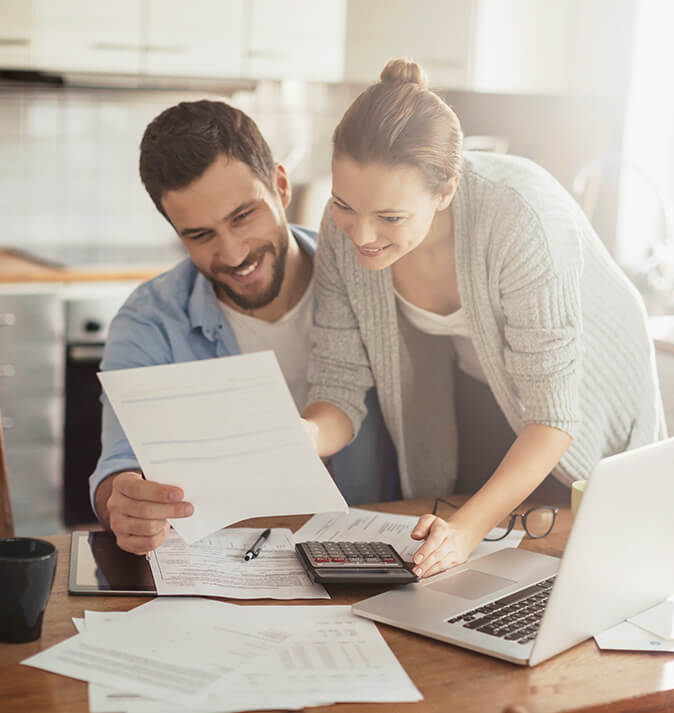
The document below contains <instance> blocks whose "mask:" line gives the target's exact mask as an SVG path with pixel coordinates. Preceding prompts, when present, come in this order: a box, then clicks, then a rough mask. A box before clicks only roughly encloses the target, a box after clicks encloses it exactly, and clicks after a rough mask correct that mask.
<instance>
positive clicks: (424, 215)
mask: <svg viewBox="0 0 674 713" xmlns="http://www.w3.org/2000/svg"><path fill="white" fill-rule="evenodd" d="M455 187H456V182H455V181H450V184H449V186H448V189H447V191H446V192H444V193H442V194H434V193H432V192H430V191H429V190H428V188H427V186H426V184H425V182H424V179H423V176H422V174H421V171H419V169H417V168H415V167H414V166H411V165H409V164H400V165H397V166H394V165H390V164H385V163H358V162H357V161H354V160H353V159H352V158H349V157H340V158H335V159H333V161H332V214H333V216H334V219H335V223H336V224H337V227H338V228H339V229H340V230H341V231H342V232H343V233H344V234H345V235H346V236H347V237H348V238H349V239H350V240H351V242H352V243H353V245H354V248H355V250H356V255H357V256H358V260H359V262H360V264H361V265H362V266H363V267H365V268H367V269H368V270H382V269H383V268H385V267H388V266H389V265H392V264H393V263H394V262H396V260H399V259H400V258H401V257H403V256H404V255H407V254H408V253H410V252H411V251H412V250H414V249H415V248H416V247H418V246H419V245H420V244H421V243H422V242H423V241H424V239H425V238H426V236H427V235H428V234H429V231H430V229H431V225H432V223H433V219H434V218H435V214H436V212H437V211H439V210H444V209H445V208H447V207H448V206H449V204H450V202H451V200H452V197H453V195H454V191H455Z"/></svg>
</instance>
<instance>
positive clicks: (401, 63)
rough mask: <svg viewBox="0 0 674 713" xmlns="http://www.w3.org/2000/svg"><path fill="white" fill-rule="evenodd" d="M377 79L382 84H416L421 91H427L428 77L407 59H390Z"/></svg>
mask: <svg viewBox="0 0 674 713" xmlns="http://www.w3.org/2000/svg"><path fill="white" fill-rule="evenodd" d="M379 78H380V79H381V81H382V82H409V83H410V84H417V85H418V86H420V87H421V88H422V89H428V77H427V76H426V72H424V70H423V69H422V68H421V67H420V66H419V65H418V64H417V63H416V62H414V61H413V60H411V59H407V57H396V58H395V59H390V60H389V61H388V62H387V63H386V66H385V67H384V69H382V71H381V74H380V75H379Z"/></svg>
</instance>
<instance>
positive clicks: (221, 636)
mask: <svg viewBox="0 0 674 713" xmlns="http://www.w3.org/2000/svg"><path fill="white" fill-rule="evenodd" d="M178 602H179V603H176V601H172V600H170V599H168V598H162V599H156V600H154V601H152V602H149V603H148V604H145V605H143V606H142V607H138V611H136V612H135V613H134V612H130V613H128V614H127V615H126V616H123V617H119V618H115V620H114V621H110V622H106V623H102V624H100V625H97V626H94V627H91V628H88V629H86V630H85V632H84V633H83V634H78V635H76V636H73V637H71V638H70V639H66V640H65V641H63V642H61V643H60V644H57V645H56V646H52V647H51V648H49V649H46V650H45V651H42V652H40V653H38V654H36V655H34V656H31V657H29V658H28V659H25V660H24V661H22V663H23V664H26V665H28V666H35V667H37V668H42V669H45V670H47V671H52V672H54V673H59V674H62V675H64V676H70V677H72V678H78V679H80V680H85V681H89V682H93V683H99V684H101V685H104V686H107V687H109V688H113V689H118V690H120V691H129V692H132V693H140V694H143V695H145V696H147V697H149V698H154V699H156V700H161V701H168V702H170V703H172V704H183V705H190V704H193V703H194V700H195V697H196V696H197V695H200V696H201V695H205V693H206V692H207V691H208V688H209V687H210V686H212V685H214V684H215V683H217V682H220V681H224V680H225V679H226V678H227V677H231V676H233V675H234V673H235V672H236V670H237V669H238V668H240V667H242V666H244V665H245V664H248V663H255V662H256V659H258V658H259V657H261V656H266V655H270V654H271V653H273V651H274V649H275V648H278V647H280V646H281V645H282V644H283V643H284V642H285V641H286V640H289V639H290V638H291V637H292V636H294V635H296V633H297V632H289V631H287V630H285V629H284V628H283V627H279V626H277V625H274V623H270V624H265V625H264V626H261V625H259V624H258V623H257V622H256V620H255V619H254V617H253V615H252V613H248V612H247V611H246V609H247V607H237V606H236V605H234V604H226V603H223V602H216V601H213V600H209V599H197V598H181V599H180V600H178ZM141 610H142V611H141ZM298 631H301V628H300V629H298Z"/></svg>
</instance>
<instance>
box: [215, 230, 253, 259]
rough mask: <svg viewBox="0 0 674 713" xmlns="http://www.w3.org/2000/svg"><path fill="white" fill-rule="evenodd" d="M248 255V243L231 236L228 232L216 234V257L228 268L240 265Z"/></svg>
mask: <svg viewBox="0 0 674 713" xmlns="http://www.w3.org/2000/svg"><path fill="white" fill-rule="evenodd" d="M249 253H250V248H249V246H248V243H247V242H246V241H244V240H241V239H240V238H237V237H235V236H234V235H232V234H231V233H230V232H229V231H228V230H224V231H223V232H222V233H219V234H218V256H219V257H220V260H221V261H222V262H223V263H225V265H227V266H228V267H236V266H237V265H240V264H241V263H242V262H243V261H244V260H245V259H246V258H247V257H248V254H249Z"/></svg>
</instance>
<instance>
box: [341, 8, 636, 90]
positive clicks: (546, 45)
mask: <svg viewBox="0 0 674 713" xmlns="http://www.w3.org/2000/svg"><path fill="white" fill-rule="evenodd" d="M633 23H634V1H633V0H620V1H619V2H616V0H593V2H591V3H587V2H585V1H584V0H545V1H544V2H541V0H418V1H417V2H415V3H410V2H407V1H406V0H369V1H368V2H361V0H349V3H348V9H347V33H346V66H345V79H346V80H347V81H356V82H366V83H371V82H374V81H376V80H377V78H378V77H379V72H380V71H381V69H382V68H383V66H384V64H385V63H386V61H387V60H389V59H391V58H392V57H397V56H409V57H411V58H413V59H415V60H416V61H418V62H419V63H420V64H421V65H422V66H423V67H424V68H425V69H426V71H427V72H428V74H429V77H430V82H431V85H432V86H433V87H435V88H438V89H450V90H467V91H479V92H488V93H508V94H552V95H565V94H576V95H582V94H593V95H598V96H621V95H624V94H625V93H626V91H627V88H628V87H627V80H628V77H629V63H630V48H631V43H632V34H633Z"/></svg>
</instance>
